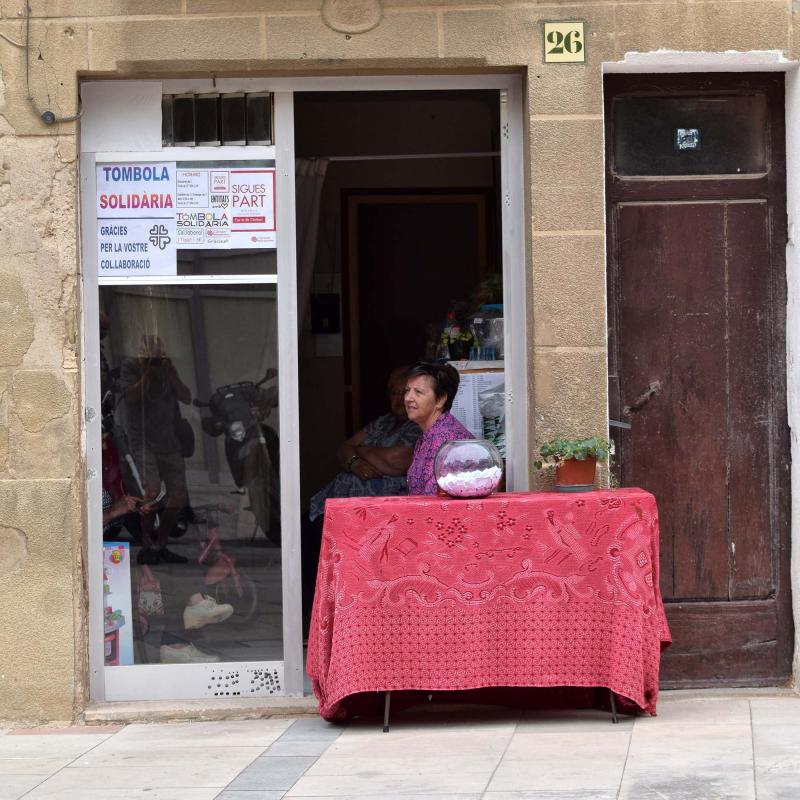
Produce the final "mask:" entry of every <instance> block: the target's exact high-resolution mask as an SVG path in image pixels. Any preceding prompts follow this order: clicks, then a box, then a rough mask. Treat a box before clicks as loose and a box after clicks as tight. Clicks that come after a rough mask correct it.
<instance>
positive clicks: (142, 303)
mask: <svg viewBox="0 0 800 800" xmlns="http://www.w3.org/2000/svg"><path fill="white" fill-rule="evenodd" d="M248 258H249V259H250V260H251V261H253V269H255V264H256V263H259V262H260V264H261V269H260V271H261V272H265V271H266V269H265V261H269V260H270V258H271V256H270V257H265V254H264V253H263V252H261V253H259V252H258V251H250V252H249V255H246V254H242V253H236V252H228V253H223V252H210V251H206V252H205V253H200V252H199V251H198V252H196V253H193V252H191V251H187V252H186V253H182V254H181V259H186V260H187V262H188V263H191V264H194V265H199V266H198V267H197V269H198V273H199V274H202V273H203V271H204V270H211V271H214V272H218V273H225V272H229V271H231V270H235V271H236V272H241V271H242V269H241V264H242V263H243V261H246V260H247V259H248ZM226 259H230V260H232V262H233V263H232V264H228V265H223V266H222V267H220V266H219V265H220V263H221V262H224V261H225V260H226ZM209 264H211V265H215V266H213V268H212V266H209ZM99 302H100V312H101V313H100V321H101V331H100V336H101V394H102V418H103V426H102V427H103V442H102V448H103V450H102V454H103V455H102V459H103V460H102V463H103V484H102V485H103V578H104V586H103V590H104V603H103V606H104V611H105V663H106V665H108V666H114V665H126V664H159V663H160V664H174V663H210V662H217V661H223V662H225V661H227V662H236V661H276V660H281V659H282V658H283V645H282V601H281V596H282V595H281V548H280V543H281V512H280V477H279V475H280V468H279V439H278V430H279V426H278V417H279V407H278V386H277V365H278V341H277V287H276V285H275V284H268V283H252V284H247V283H236V284H214V283H209V282H205V283H203V282H198V283H191V282H188V281H187V282H183V283H180V284H169V285H142V284H139V285H131V284H125V285H121V284H119V283H117V284H113V285H103V286H101V287H100V289H99ZM227 693H229V694H233V695H235V694H239V690H238V689H237V688H236V687H233V688H231V689H230V691H229V692H227Z"/></svg>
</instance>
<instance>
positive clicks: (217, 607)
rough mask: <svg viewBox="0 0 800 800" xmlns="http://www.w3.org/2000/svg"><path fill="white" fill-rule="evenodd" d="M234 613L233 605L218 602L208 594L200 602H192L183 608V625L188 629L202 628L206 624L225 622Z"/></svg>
mask: <svg viewBox="0 0 800 800" xmlns="http://www.w3.org/2000/svg"><path fill="white" fill-rule="evenodd" d="M231 614H233V606H231V605H228V603H218V602H217V601H216V600H215V599H214V598H213V597H209V596H208V595H207V594H205V595H203V599H202V600H201V601H200V602H199V603H190V604H189V605H187V606H186V608H184V609H183V627H184V628H186V630H187V631H191V630H195V629H196V628H202V627H203V626H204V625H216V623H218V622H224V621H225V620H226V619H228V617H230V616H231Z"/></svg>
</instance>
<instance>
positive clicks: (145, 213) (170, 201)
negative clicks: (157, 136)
mask: <svg viewBox="0 0 800 800" xmlns="http://www.w3.org/2000/svg"><path fill="white" fill-rule="evenodd" d="M175 207H176V203H175V162H174V161H162V162H158V163H155V164H151V163H146V164H145V163H141V164H98V165H97V218H98V219H117V218H123V217H124V218H127V219H140V218H143V217H146V218H154V217H160V218H165V217H174V215H175Z"/></svg>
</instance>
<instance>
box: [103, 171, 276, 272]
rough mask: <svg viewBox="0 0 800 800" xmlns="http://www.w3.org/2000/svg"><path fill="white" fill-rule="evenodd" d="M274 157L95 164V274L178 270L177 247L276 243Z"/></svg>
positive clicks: (250, 246)
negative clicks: (246, 160) (251, 161)
mask: <svg viewBox="0 0 800 800" xmlns="http://www.w3.org/2000/svg"><path fill="white" fill-rule="evenodd" d="M273 164H274V162H273V161H267V162H254V164H253V166H248V165H247V164H246V163H245V164H241V163H239V162H235V161H233V162H221V163H218V164H215V165H213V166H204V165H202V164H196V163H195V164H192V163H189V162H183V163H181V164H176V162H174V161H164V162H156V163H150V162H147V163H144V162H142V163H134V164H125V163H112V164H98V165H97V168H96V178H97V255H98V274H99V275H101V276H104V277H108V276H113V277H118V276H129V275H175V274H177V264H178V261H177V249H179V248H180V249H192V248H198V249H203V250H228V249H231V248H241V249H254V248H274V247H276V244H277V241H276V231H275V168H274V166H272V165H273Z"/></svg>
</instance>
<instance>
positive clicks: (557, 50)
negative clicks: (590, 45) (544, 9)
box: [543, 19, 586, 64]
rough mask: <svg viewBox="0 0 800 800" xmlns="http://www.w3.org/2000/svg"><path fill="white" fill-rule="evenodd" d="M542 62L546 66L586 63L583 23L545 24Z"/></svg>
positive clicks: (584, 26) (572, 21)
mask: <svg viewBox="0 0 800 800" xmlns="http://www.w3.org/2000/svg"><path fill="white" fill-rule="evenodd" d="M543 25H544V31H543V33H544V61H545V63H546V64H583V63H584V62H585V61H586V40H585V28H586V23H585V22H579V21H576V20H574V19H571V20H566V21H565V22H545V23H543Z"/></svg>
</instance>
